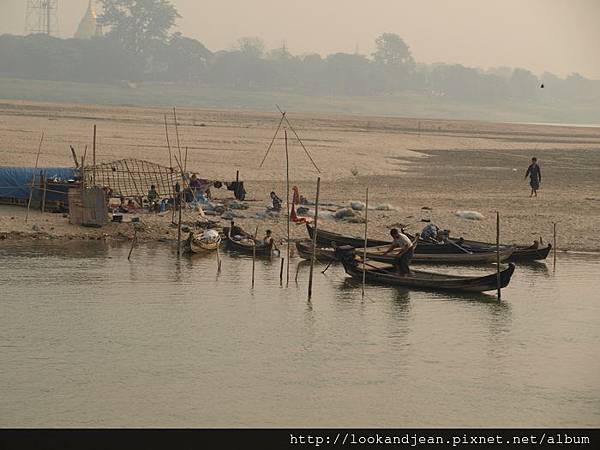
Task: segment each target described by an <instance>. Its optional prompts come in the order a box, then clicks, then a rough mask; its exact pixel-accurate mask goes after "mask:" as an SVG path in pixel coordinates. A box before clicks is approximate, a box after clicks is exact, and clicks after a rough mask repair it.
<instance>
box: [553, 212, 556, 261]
mask: <svg viewBox="0 0 600 450" xmlns="http://www.w3.org/2000/svg"><path fill="white" fill-rule="evenodd" d="M552 226H553V228H554V240H553V245H552V248H553V249H554V250H552V256H553V257H554V269H556V222H554V223H553V224H552Z"/></svg>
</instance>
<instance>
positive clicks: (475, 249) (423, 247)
mask: <svg viewBox="0 0 600 450" xmlns="http://www.w3.org/2000/svg"><path fill="white" fill-rule="evenodd" d="M306 229H307V230H308V234H309V236H310V237H311V238H312V234H313V228H312V226H310V225H309V224H307V225H306ZM454 241H456V239H455V240H454ZM332 242H333V243H335V245H338V246H341V245H350V246H352V247H355V248H361V247H363V246H364V240H363V239H360V238H356V237H353V236H346V235H342V234H338V233H333V232H330V231H326V230H321V229H319V231H318V233H317V243H318V244H319V245H324V246H331V244H332ZM390 244H391V242H390V241H382V240H377V239H368V240H367V247H380V246H384V245H390ZM461 246H462V247H463V248H464V249H465V250H468V251H469V252H471V253H495V252H496V244H491V243H486V242H478V241H463V243H462V244H461ZM508 248H510V246H507V245H501V246H500V251H501V252H503V251H504V250H505V249H508ZM551 248H552V246H551V245H550V244H549V245H548V246H546V247H544V248H538V249H535V248H532V247H527V246H516V247H513V249H514V250H513V252H512V254H511V255H510V257H509V258H508V259H507V260H508V261H537V260H543V259H546V258H547V257H548V254H549V253H550V249H551ZM439 253H447V254H454V253H457V254H460V253H463V254H465V255H468V253H466V252H464V251H462V250H461V249H460V248H459V247H457V246H456V245H453V244H431V243H419V244H418V245H417V248H416V250H415V256H417V255H424V254H439ZM442 259H443V258H442ZM467 259H468V258H467ZM473 259H474V260H476V259H477V258H473ZM484 259H485V258H484ZM414 261H418V259H414ZM494 261H495V259H494ZM474 262H475V261H474Z"/></svg>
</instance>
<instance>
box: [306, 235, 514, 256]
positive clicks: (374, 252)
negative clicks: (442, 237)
mask: <svg viewBox="0 0 600 450" xmlns="http://www.w3.org/2000/svg"><path fill="white" fill-rule="evenodd" d="M319 233H320V231H319ZM417 248H418V246H417ZM296 249H297V250H298V253H299V255H300V256H301V257H302V258H304V259H310V258H311V255H312V242H311V241H299V242H296ZM357 252H358V254H360V255H362V252H361V250H360V249H358V250H357ZM511 254H512V248H508V249H504V250H502V251H500V261H506V260H507V259H508V258H509V257H510V256H511ZM316 258H317V260H318V261H332V260H335V259H336V257H335V251H334V249H332V248H321V247H317V248H316ZM367 258H368V259H371V260H373V261H377V262H383V263H388V264H393V263H394V259H395V257H394V255H384V254H383V250H381V249H380V248H379V247H368V248H367ZM496 260H497V255H496V252H487V253H483V252H480V253H471V254H469V253H424V254H419V253H416V252H415V254H414V255H413V257H412V259H411V263H414V264H487V263H494V262H496Z"/></svg>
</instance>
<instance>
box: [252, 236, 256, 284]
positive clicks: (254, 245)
mask: <svg viewBox="0 0 600 450" xmlns="http://www.w3.org/2000/svg"><path fill="white" fill-rule="evenodd" d="M255 266H256V242H253V244H252V289H254V267H255Z"/></svg>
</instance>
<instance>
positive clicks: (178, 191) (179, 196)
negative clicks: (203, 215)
mask: <svg viewBox="0 0 600 450" xmlns="http://www.w3.org/2000/svg"><path fill="white" fill-rule="evenodd" d="M175 193H176V195H177V200H178V202H177V201H176V203H179V204H178V209H179V220H178V221H177V256H179V255H180V254H181V203H182V201H181V185H180V184H179V182H177V183H176V184H175ZM173 200H174V201H175V199H173ZM173 206H175V205H173Z"/></svg>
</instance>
